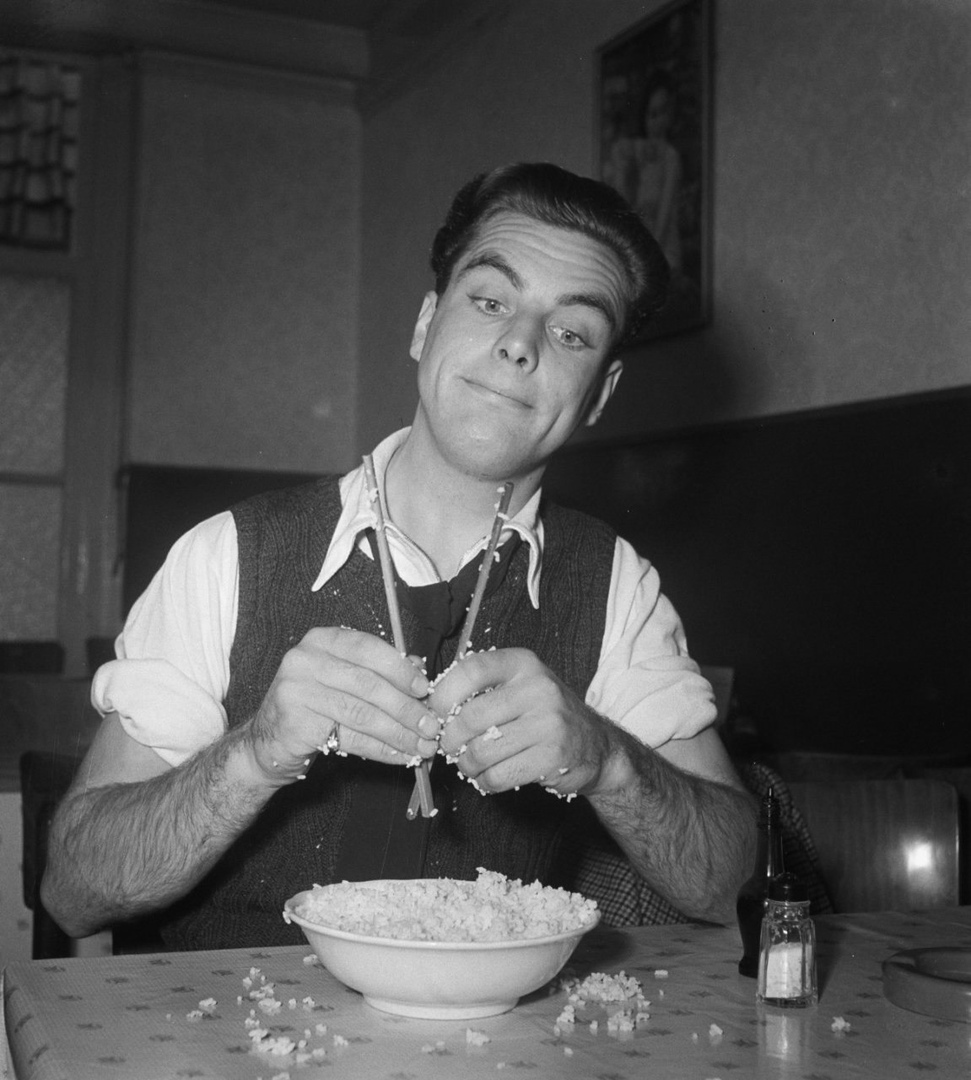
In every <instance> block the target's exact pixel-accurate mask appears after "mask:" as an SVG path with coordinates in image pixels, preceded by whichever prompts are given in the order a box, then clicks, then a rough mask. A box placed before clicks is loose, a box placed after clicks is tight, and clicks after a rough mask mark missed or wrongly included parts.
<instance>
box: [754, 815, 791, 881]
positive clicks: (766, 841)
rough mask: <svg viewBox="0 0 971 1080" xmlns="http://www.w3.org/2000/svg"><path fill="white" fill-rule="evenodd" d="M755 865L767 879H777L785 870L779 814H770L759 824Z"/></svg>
mask: <svg viewBox="0 0 971 1080" xmlns="http://www.w3.org/2000/svg"><path fill="white" fill-rule="evenodd" d="M755 865H756V868H757V871H758V872H759V873H763V872H764V874H765V877H766V878H774V877H777V876H778V875H779V874H781V873H782V871H783V870H784V869H785V865H784V863H783V857H782V830H781V829H780V828H779V815H778V812H775V813H772V812H770V813H768V814H767V815H765V817H764V818H763V819H762V820H761V821H760V822H759V836H758V846H757V848H756V855H755Z"/></svg>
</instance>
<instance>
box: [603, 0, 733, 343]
mask: <svg viewBox="0 0 971 1080" xmlns="http://www.w3.org/2000/svg"><path fill="white" fill-rule="evenodd" d="M711 5H712V0H672V2H671V3H668V4H665V5H664V6H663V7H660V8H658V10H657V11H655V12H653V13H652V14H651V15H649V16H647V17H646V18H645V19H642V20H641V21H640V22H638V23H636V24H635V25H634V26H632V27H631V28H630V29H628V30H626V31H625V32H624V33H623V34H620V35H619V36H617V37H615V38H613V39H612V40H610V41H608V42H607V43H606V44H604V45H602V46H601V47H600V48H599V49H598V50H597V54H598V62H597V64H596V71H597V76H596V79H597V81H596V88H595V96H596V140H595V146H596V148H597V150H596V153H597V161H596V169H597V175H598V176H599V177H600V178H601V179H602V180H604V181H606V182H607V183H608V184H610V185H611V186H612V187H614V188H616V189H617V190H618V191H620V192H621V194H623V195H624V196H625V198H627V200H628V201H629V202H630V203H631V205H632V206H633V207H634V209H635V210H637V212H638V213H639V214H640V216H641V217H642V218H643V220H644V221H645V223H646V224H647V226H648V228H650V230H651V232H652V233H653V234H654V236H655V238H656V239H657V241H658V243H659V244H660V245H661V248H662V250H663V251H664V253H665V256H666V257H667V259H668V263H669V265H670V266H671V288H670V291H669V295H668V299H667V302H666V304H665V306H664V308H663V309H662V310H661V311H660V312H659V313H658V315H657V317H656V318H655V319H654V320H652V322H651V323H650V324H649V325H648V326H647V327H646V328H645V330H644V331H643V332H642V334H641V335H640V337H639V338H638V340H637V342H635V344H642V343H644V342H646V341H651V340H655V339H657V338H662V337H667V336H669V335H672V334H680V333H683V332H685V331H689V330H695V329H698V328H700V327H703V326H706V325H707V324H708V323H709V322H710V321H711V301H712V297H711V293H712V284H711V281H712V257H711V247H712V235H711V232H712V224H711V216H712V215H711V204H712V169H711V141H712V140H711V127H712V110H713V102H712V68H713V55H712V36H713V35H712V32H711V21H712V11H711Z"/></svg>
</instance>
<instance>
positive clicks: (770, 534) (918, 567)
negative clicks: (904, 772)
mask: <svg viewBox="0 0 971 1080" xmlns="http://www.w3.org/2000/svg"><path fill="white" fill-rule="evenodd" d="M546 486H547V491H548V492H549V493H550V494H551V495H553V496H554V497H555V498H557V499H558V500H560V501H563V502H566V503H568V504H570V505H575V506H580V507H582V508H584V509H587V510H589V511H590V512H592V513H595V514H598V515H599V516H601V517H604V518H605V519H607V520H608V521H610V522H611V523H612V524H613V525H614V526H615V527H617V528H618V530H619V531H620V532H622V533H623V534H624V535H626V536H627V537H628V538H629V539H630V540H632V541H633V542H634V543H635V545H636V546H637V547H638V548H639V549H640V550H642V551H643V552H644V553H645V554H646V555H647V556H648V557H649V558H650V559H651V560H652V561H653V562H654V563H655V565H656V566H657V567H658V570H659V572H660V574H661V579H662V584H663V588H664V591H665V592H666V593H667V594H668V595H669V596H670V597H671V598H672V599H673V601H674V602H675V604H676V606H677V607H678V610H679V612H680V613H681V615H682V617H683V619H684V621H685V624H686V626H687V630H688V641H689V645H690V647H691V650H692V653H693V654H694V655H695V656H696V657H697V658H698V659H699V660H701V661H702V662H705V663H710V664H727V665H731V666H734V667H735V669H736V689H737V696H738V701H739V707H740V709H741V710H742V711H743V712H744V713H746V714H747V715H749V716H751V717H752V718H754V719H755V720H756V722H757V723H758V725H759V730H760V733H761V735H762V737H763V739H764V740H765V742H766V743H767V744H768V746H769V747H771V748H773V749H818V750H845V751H848V752H849V751H852V752H857V753H901V754H917V753H925V754H926V753H935V754H936V753H955V754H968V753H971V395H969V394H966V393H960V394H945V395H939V396H933V397H928V398H920V399H916V398H913V399H900V400H895V401H889V402H884V403H881V404H879V405H873V406H868V407H860V408H847V409H843V410H839V411H834V412H831V413H828V414H825V415H811V414H807V415H803V416H792V417H785V418H779V419H773V420H771V421H766V422H764V423H749V424H744V425H733V426H729V427H725V428H720V429H717V430H704V431H699V432H696V433H690V434H685V435H679V436H674V437H669V438H659V439H652V440H649V441H644V442H640V443H636V444H625V445H610V446H607V445H603V446H593V445H591V446H578V447H576V448H571V449H569V450H567V451H564V452H563V454H562V456H561V457H560V459H559V460H558V461H557V463H556V464H555V465H554V466H552V467H551V469H550V471H549V472H548V474H547V485H546Z"/></svg>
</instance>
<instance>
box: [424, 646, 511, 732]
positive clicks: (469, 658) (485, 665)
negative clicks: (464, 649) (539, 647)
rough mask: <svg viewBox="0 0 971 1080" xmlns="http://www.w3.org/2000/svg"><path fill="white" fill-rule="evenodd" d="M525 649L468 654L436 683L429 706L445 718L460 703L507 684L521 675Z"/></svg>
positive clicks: (429, 699)
mask: <svg viewBox="0 0 971 1080" xmlns="http://www.w3.org/2000/svg"><path fill="white" fill-rule="evenodd" d="M530 655H531V654H530V653H528V652H527V651H526V650H525V649H492V650H489V651H488V652H477V653H468V654H467V655H466V656H464V657H463V658H462V659H461V660H459V661H458V662H457V663H455V664H453V666H452V667H451V668H449V669H448V671H447V672H446V673H445V674H444V675H443V676H442V677H441V678H440V679H439V680H438V681H437V682H436V683H435V686H434V688H433V689H432V691H431V693H430V694H429V697H428V703H429V705H431V707H432V708H433V709H434V710H435V712H436V713H438V715H439V716H442V717H445V716H447V715H448V714H449V713H450V712H453V711H454V710H455V709H457V708H459V707H461V705H462V703H463V702H465V701H467V700H468V699H469V698H471V697H473V696H474V695H476V694H480V693H482V691H483V690H487V689H491V688H492V687H494V686H497V685H500V684H501V683H505V682H509V681H510V680H511V679H513V678H514V677H515V676H516V675H517V674H519V673H520V671H521V669H522V666H523V657H526V656H530Z"/></svg>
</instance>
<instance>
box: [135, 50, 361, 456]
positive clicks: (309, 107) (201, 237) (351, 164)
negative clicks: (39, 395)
mask: <svg viewBox="0 0 971 1080" xmlns="http://www.w3.org/2000/svg"><path fill="white" fill-rule="evenodd" d="M140 66H141V83H140V86H141V109H140V137H139V143H138V164H139V186H138V194H137V207H136V242H135V254H134V265H133V283H132V332H131V361H130V372H129V420H128V431H127V448H126V459H127V460H128V461H134V462H138V463H152V464H165V465H194V466H225V467H235V468H255V469H267V470H272V469H277V470H308V471H318V470H327V469H341V468H343V467H345V466H346V465H347V464H349V463H350V462H351V461H352V460H353V455H352V454H351V452H350V448H351V446H352V444H353V441H354V408H353V406H354V400H355V398H354V387H355V372H354V359H355V355H356V352H357V321H358V310H357V289H358V274H359V265H358V258H359V245H358V221H359V218H360V208H359V193H360V177H359V174H360V145H359V127H360V122H359V119H358V116H357V113H356V111H355V109H354V107H353V103H352V97H351V91H350V85H349V84H345V83H342V82H339V81H337V80H327V79H318V78H311V77H297V76H287V75H282V74H280V73H277V72H273V71H269V70H256V69H250V68H246V67H241V66H237V65H228V64H222V63H218V64H217V63H209V62H204V61H200V60H198V59H188V58H175V57H168V56H153V55H148V56H146V57H143V58H142V59H141V60H140Z"/></svg>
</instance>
